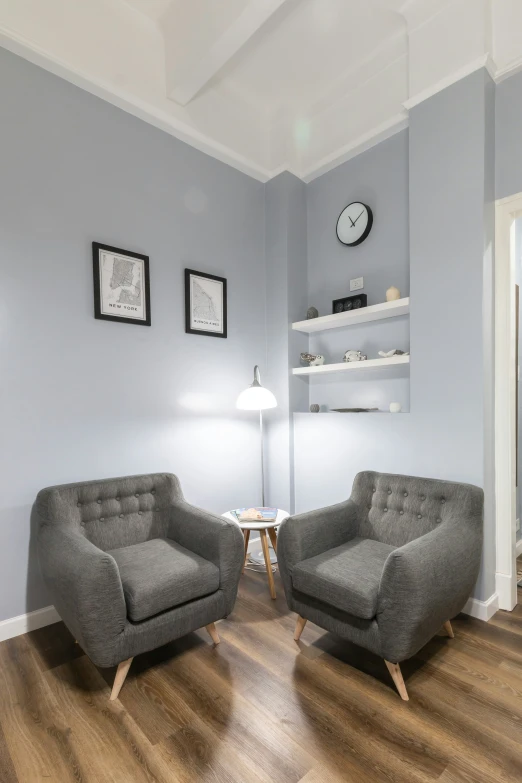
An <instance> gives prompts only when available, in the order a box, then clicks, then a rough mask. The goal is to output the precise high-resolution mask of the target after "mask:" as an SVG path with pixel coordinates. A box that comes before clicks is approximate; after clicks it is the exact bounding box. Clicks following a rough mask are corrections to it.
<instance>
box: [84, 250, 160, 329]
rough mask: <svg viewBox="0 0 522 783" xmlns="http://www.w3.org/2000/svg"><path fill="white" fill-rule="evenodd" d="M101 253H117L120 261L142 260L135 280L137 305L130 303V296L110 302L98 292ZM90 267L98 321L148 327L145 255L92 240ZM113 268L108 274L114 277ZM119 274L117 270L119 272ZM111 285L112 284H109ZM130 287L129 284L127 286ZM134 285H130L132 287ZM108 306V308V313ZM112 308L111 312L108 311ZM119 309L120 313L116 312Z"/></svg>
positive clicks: (147, 268)
mask: <svg viewBox="0 0 522 783" xmlns="http://www.w3.org/2000/svg"><path fill="white" fill-rule="evenodd" d="M102 253H106V254H108V255H110V256H120V257H121V258H122V259H123V260H124V259H125V258H128V259H129V260H132V259H137V260H139V261H141V262H142V266H141V268H140V269H139V275H140V277H139V280H140V281H141V287H140V290H141V304H138V303H137V302H133V301H132V298H131V295H130V294H127V296H128V297H129V298H128V300H127V301H124V300H122V301H120V300H121V295H122V294H121V293H120V300H118V301H114V302H110V303H109V301H108V299H107V297H106V296H104V295H103V294H102V287H103V281H102V268H101V264H100V257H101V254H102ZM92 266H93V283H94V317H95V318H97V319H100V320H102V321H116V322H118V323H124V324H135V325H137V326H150V325H151V312H150V275H149V257H148V256H145V255H143V254H142V253H134V252H133V251H131V250H123V249H122V248H119V247H113V246H112V245H104V244H102V243H101V242H93V243H92ZM114 274H115V273H114V270H113V272H112V275H113V276H114ZM120 274H121V272H120ZM111 287H112V286H111ZM129 287H131V285H130V286H129ZM135 287H136V286H134V288H135ZM109 307H110V308H111V311H110V312H109ZM112 311H114V312H112ZM134 311H135V312H136V313H140V312H142V313H143V317H136V316H135V317H132V316H131V315H130V314H129V313H131V312H134ZM120 312H121V315H120V314H119V313H120Z"/></svg>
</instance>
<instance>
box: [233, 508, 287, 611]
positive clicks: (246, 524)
mask: <svg viewBox="0 0 522 783" xmlns="http://www.w3.org/2000/svg"><path fill="white" fill-rule="evenodd" d="M222 516H223V517H225V519H231V520H232V522H235V523H236V525H239V527H240V528H241V530H242V531H243V536H244V538H245V560H244V562H243V572H244V570H245V565H246V562H247V558H248V542H249V540H250V532H251V531H252V530H254V531H258V532H259V536H260V538H261V547H262V549H263V555H264V558H265V565H266V572H267V576H268V587H269V589H270V597H271V598H273V599H274V600H275V598H276V591H275V584H274V576H273V574H272V563H271V562H270V553H269V551H268V539H267V533H268V536H269V538H270V543H271V544H272V547H273V549H274V552H276V554H277V536H276V532H275V530H276V528H277V527H279V525H280V524H281V522H282V521H283V519H286V518H287V517H289V516H290V514H289V513H288V511H283V509H282V508H278V509H277V514H276V518H275V519H245V520H241V521H239V520H238V519H236V517H235V516H234V515H233V514H232V513H231V512H230V511H226V512H225V513H224V514H222ZM243 572H242V573H243Z"/></svg>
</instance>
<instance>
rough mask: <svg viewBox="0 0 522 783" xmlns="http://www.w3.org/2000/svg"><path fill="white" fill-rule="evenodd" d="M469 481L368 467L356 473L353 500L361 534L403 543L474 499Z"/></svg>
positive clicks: (388, 541) (387, 541) (460, 511)
mask: <svg viewBox="0 0 522 783" xmlns="http://www.w3.org/2000/svg"><path fill="white" fill-rule="evenodd" d="M472 490H474V491H476V489H475V488H474V487H468V486H467V485H466V484H456V483H453V482H451V481H439V480H437V479H425V478H415V477H412V476H396V475H393V474H390V473H376V472H373V471H365V472H364V473H358V474H357V476H356V477H355V480H354V483H353V490H352V495H351V497H352V500H353V501H354V502H355V503H356V504H357V505H358V506H359V510H360V522H359V535H360V536H361V537H363V538H372V539H374V540H376V541H381V542H382V543H384V544H390V545H391V546H397V547H400V546H404V544H407V543H409V542H410V541H413V540H414V539H415V538H419V537H420V536H423V535H425V534H426V533H429V532H430V531H431V530H433V529H434V528H435V527H437V526H438V525H440V524H441V523H442V522H443V521H446V520H447V519H448V517H449V516H450V515H453V513H454V512H456V517H457V518H458V516H459V514H462V511H463V510H465V509H466V506H467V505H469V503H470V502H471V496H472Z"/></svg>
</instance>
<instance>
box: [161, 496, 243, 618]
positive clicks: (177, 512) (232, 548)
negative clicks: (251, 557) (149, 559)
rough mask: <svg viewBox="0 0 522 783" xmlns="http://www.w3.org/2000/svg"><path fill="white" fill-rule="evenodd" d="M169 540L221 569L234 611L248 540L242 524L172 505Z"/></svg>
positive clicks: (222, 584)
mask: <svg viewBox="0 0 522 783" xmlns="http://www.w3.org/2000/svg"><path fill="white" fill-rule="evenodd" d="M168 535H169V538H172V539H173V540H174V541H177V543H178V544H181V546H184V547H185V549H189V550H190V551H191V552H195V553H196V554H197V555H199V556H200V557H204V558H205V560H210V562H211V563H214V565H216V566H217V567H218V568H219V574H220V578H219V586H220V589H222V590H223V591H224V592H225V599H226V604H227V611H226V614H230V612H231V611H232V609H233V606H234V603H235V600H236V594H237V586H238V584H239V577H240V575H241V569H242V567H243V558H244V539H243V534H242V533H241V529H240V527H239V525H237V524H236V523H235V522H232V520H229V519H224V518H223V517H219V516H217V515H216V514H211V513H210V512H209V511H204V510H203V509H201V508H198V507H197V506H192V505H191V504H190V503H187V502H186V501H184V500H179V501H177V502H176V503H174V504H173V505H172V506H171V514H170V522H169V532H168Z"/></svg>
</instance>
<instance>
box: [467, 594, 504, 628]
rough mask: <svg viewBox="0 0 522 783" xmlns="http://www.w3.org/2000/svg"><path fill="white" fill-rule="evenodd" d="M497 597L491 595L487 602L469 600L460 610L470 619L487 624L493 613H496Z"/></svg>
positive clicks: (497, 607)
mask: <svg viewBox="0 0 522 783" xmlns="http://www.w3.org/2000/svg"><path fill="white" fill-rule="evenodd" d="M498 610H499V605H498V595H497V594H496V593H493V595H491V596H490V597H489V598H488V599H487V601H479V600H477V599H476V598H469V599H468V602H467V604H466V606H465V607H464V609H463V610H462V611H463V612H464V614H469V615H470V617H476V618H477V620H484V622H486V623H487V622H488V620H491V618H492V617H493V615H494V614H495V612H498Z"/></svg>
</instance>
